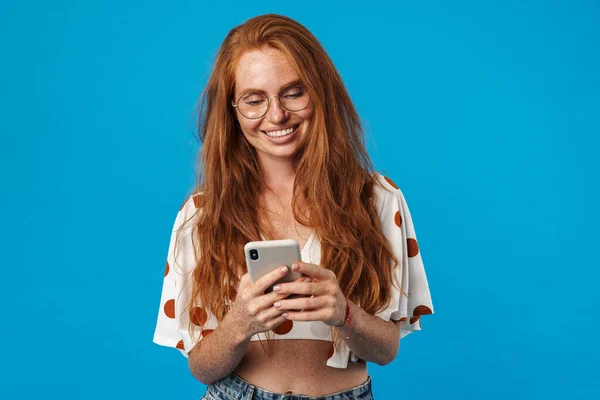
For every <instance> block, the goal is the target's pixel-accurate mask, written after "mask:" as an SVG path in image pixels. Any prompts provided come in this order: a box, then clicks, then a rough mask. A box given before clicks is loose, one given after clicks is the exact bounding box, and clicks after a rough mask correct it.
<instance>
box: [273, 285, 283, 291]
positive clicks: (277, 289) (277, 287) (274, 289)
mask: <svg viewBox="0 0 600 400" xmlns="http://www.w3.org/2000/svg"><path fill="white" fill-rule="evenodd" d="M280 290H281V286H279V285H275V286H273V291H274V292H279V291H280Z"/></svg>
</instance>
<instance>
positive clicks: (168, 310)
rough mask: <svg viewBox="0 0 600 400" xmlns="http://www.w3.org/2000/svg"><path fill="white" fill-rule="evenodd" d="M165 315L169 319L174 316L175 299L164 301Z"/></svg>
mask: <svg viewBox="0 0 600 400" xmlns="http://www.w3.org/2000/svg"><path fill="white" fill-rule="evenodd" d="M164 311H165V315H166V316H167V317H169V318H171V319H173V318H175V299H171V300H169V301H167V302H166V303H165V306H164Z"/></svg>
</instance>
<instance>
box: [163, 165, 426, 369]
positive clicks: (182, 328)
mask: <svg viewBox="0 0 600 400" xmlns="http://www.w3.org/2000/svg"><path fill="white" fill-rule="evenodd" d="M377 176H378V179H379V181H380V182H381V183H382V185H383V188H382V187H380V186H378V185H375V186H374V201H375V209H376V210H377V213H378V215H379V219H380V224H381V225H380V226H381V229H382V231H383V234H384V235H385V237H386V238H387V239H388V241H389V242H390V244H391V248H392V251H393V252H394V255H395V256H396V259H397V260H398V261H399V265H397V266H395V265H393V266H392V268H394V273H395V274H396V276H397V278H398V282H400V285H401V288H402V292H403V293H404V294H401V293H400V291H398V289H397V288H395V287H394V286H392V293H391V300H390V303H389V306H388V307H387V308H386V309H384V310H382V311H380V312H378V313H376V314H375V315H377V316H378V317H379V318H381V319H383V320H384V321H389V320H390V319H392V320H394V321H400V320H401V321H402V323H401V334H400V337H404V336H406V335H408V334H409V333H411V332H412V331H418V330H421V323H420V321H419V317H420V316H421V315H424V314H433V305H432V302H431V296H430V293H429V286H428V284H427V277H426V275H425V269H424V268H423V261H422V258H421V252H420V250H419V246H418V244H417V237H416V234H415V229H414V227H413V222H412V219H411V216H410V212H409V210H408V206H407V205H406V201H405V199H404V195H403V194H402V192H401V191H400V190H399V189H398V187H397V186H396V185H395V184H394V183H393V182H392V181H391V180H389V179H388V178H387V177H384V176H382V175H379V174H378V175H377ZM194 200H195V199H194ZM197 203H198V202H196V201H189V199H188V201H187V202H186V203H185V204H184V205H183V207H182V209H181V210H180V211H179V213H178V214H177V218H176V220H175V224H174V226H173V232H172V235H171V241H170V244H169V252H168V256H167V265H166V269H165V277H164V281H163V288H162V295H161V299H160V309H159V313H158V319H157V323H156V330H155V332H154V340H153V341H154V343H157V344H159V345H162V346H168V347H174V348H177V349H179V350H180V351H181V353H182V354H183V355H184V356H186V357H187V353H188V351H189V350H191V349H192V348H193V347H194V345H195V344H196V343H195V342H194V341H193V339H192V338H191V337H190V334H189V333H188V324H189V314H188V312H182V310H184V308H185V307H186V305H187V304H188V300H189V296H190V294H191V281H190V280H191V271H192V269H193V268H194V266H195V255H194V250H193V247H192V241H191V235H190V234H191V232H192V229H191V228H187V229H185V230H183V231H181V233H180V234H181V235H182V237H181V238H180V240H179V248H178V251H177V260H175V249H174V247H175V242H176V240H175V239H176V234H177V231H178V230H179V228H180V226H181V225H182V223H183V222H184V221H186V220H187V219H188V218H189V217H191V216H192V215H193V214H194V212H195V211H196V208H197V207H198V206H199V204H197ZM188 226H191V224H188ZM301 256H302V261H303V262H306V263H311V264H317V265H319V264H320V261H321V243H320V241H319V239H318V238H317V237H315V235H314V234H313V235H311V236H310V237H309V239H308V241H307V242H306V245H305V246H304V248H303V249H302V253H301ZM405 294H407V295H405ZM200 314H201V315H202V317H201V319H203V320H204V319H205V320H206V322H205V323H204V330H203V331H202V332H197V333H199V334H198V335H196V337H198V338H199V339H198V341H199V340H202V338H203V337H205V336H206V335H208V334H210V333H211V332H212V331H213V330H214V329H215V328H216V327H217V325H218V323H217V320H216V318H215V316H214V315H212V314H211V313H210V312H209V311H208V310H205V312H201V313H200ZM199 329H200V327H198V330H199ZM259 335H260V340H266V339H267V336H266V334H264V333H260V334H258V335H254V336H252V339H251V340H252V341H256V340H259ZM269 337H270V339H313V340H325V341H330V342H331V347H330V351H329V356H330V357H329V359H328V360H327V365H328V366H330V367H335V368H346V367H347V365H348V360H351V361H353V362H358V358H357V357H356V356H355V355H354V354H353V353H352V352H351V351H350V349H349V347H348V346H347V344H346V343H345V342H343V343H342V344H341V345H340V346H337V348H334V346H333V339H332V336H331V328H330V327H329V326H328V325H326V324H325V323H323V322H320V321H315V322H311V321H286V322H284V323H283V324H281V325H280V326H278V327H277V328H276V329H274V330H273V333H272V334H270V335H269Z"/></svg>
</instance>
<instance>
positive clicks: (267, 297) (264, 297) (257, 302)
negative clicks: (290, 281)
mask: <svg viewBox="0 0 600 400" xmlns="http://www.w3.org/2000/svg"><path fill="white" fill-rule="evenodd" d="M288 296H289V293H278V292H270V293H265V294H261V295H260V296H257V297H255V298H254V299H253V300H252V304H253V305H254V307H255V308H254V309H255V310H259V311H258V312H260V310H266V309H268V308H270V307H273V304H274V303H275V302H278V301H280V300H283V299H285V298H286V297H288ZM258 312H257V314H258Z"/></svg>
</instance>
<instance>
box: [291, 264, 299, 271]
mask: <svg viewBox="0 0 600 400" xmlns="http://www.w3.org/2000/svg"><path fill="white" fill-rule="evenodd" d="M292 269H293V270H294V271H298V270H299V269H300V266H299V265H298V264H294V265H292Z"/></svg>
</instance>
